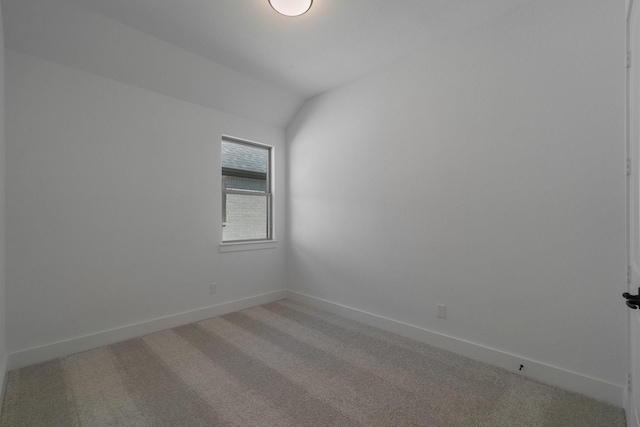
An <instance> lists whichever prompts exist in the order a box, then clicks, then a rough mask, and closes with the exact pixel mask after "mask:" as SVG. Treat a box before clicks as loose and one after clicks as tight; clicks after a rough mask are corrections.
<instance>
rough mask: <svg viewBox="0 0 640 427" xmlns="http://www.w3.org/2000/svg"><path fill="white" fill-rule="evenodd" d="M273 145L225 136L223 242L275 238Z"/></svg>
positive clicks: (223, 154)
mask: <svg viewBox="0 0 640 427" xmlns="http://www.w3.org/2000/svg"><path fill="white" fill-rule="evenodd" d="M271 152H272V147H269V146H266V145H261V144H256V143H252V142H247V141H242V140H237V139H233V138H228V137H223V138H222V242H247V241H260V240H271V239H272V238H273V237H272V228H273V227H272V204H273V202H272V198H273V195H272V190H271Z"/></svg>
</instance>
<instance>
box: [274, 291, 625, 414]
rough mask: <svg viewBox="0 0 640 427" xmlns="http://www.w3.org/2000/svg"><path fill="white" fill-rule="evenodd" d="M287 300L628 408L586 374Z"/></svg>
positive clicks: (318, 302) (301, 298) (325, 305)
mask: <svg viewBox="0 0 640 427" xmlns="http://www.w3.org/2000/svg"><path fill="white" fill-rule="evenodd" d="M287 298H290V299H292V300H294V301H298V302H301V303H303V304H307V305H310V306H312V307H316V308H319V309H321V310H325V311H328V312H330V313H333V314H337V315H339V316H343V317H346V318H348V319H351V320H355V321H357V322H361V323H364V324H367V325H370V326H374V327H376V328H380V329H384V330H386V331H389V332H393V333H396V334H398V335H402V336H405V337H407V338H411V339H414V340H416V341H420V342H423V343H426V344H429V345H432V346H434V347H438V348H441V349H444V350H449V351H451V352H454V353H456V354H460V355H462V356H466V357H469V358H470V359H474V360H478V361H480V362H484V363H488V364H490V365H493V366H497V367H500V368H503V369H506V370H508V371H511V372H516V373H520V374H522V375H525V376H527V377H529V378H532V379H535V380H537V381H540V382H543V383H545V384H550V385H555V386H557V387H560V388H563V389H565V390H570V391H575V392H577V393H581V394H584V395H586V396H589V397H593V398H594V399H597V400H600V401H604V402H607V403H610V404H612V405H615V406H618V407H620V408H622V407H623V406H624V387H623V386H619V385H616V384H612V383H608V382H606V381H602V380H598V379H596V378H591V377H588V376H585V375H582V374H578V373H575V372H571V371H567V370H565V369H561V368H557V367H554V366H551V365H547V364H544V363H540V362H536V361H533V360H530V359H526V358H524V357H520V356H516V355H513V354H510V353H505V352H503V351H500V350H495V349H492V348H489V347H485V346H482V345H479V344H475V343H471V342H468V341H464V340H461V339H458V338H454V337H451V336H448V335H444V334H440V333H437V332H433V331H430V330H427V329H424V328H421V327H419V326H415V325H410V324H408V323H403V322H399V321H397V320H393V319H389V318H386V317H382V316H378V315H376V314H373V313H368V312H366V311H362V310H358V309H355V308H352V307H348V306H345V305H342V304H337V303H334V302H331V301H327V300H324V299H321V298H316V297H313V296H310V295H306V294H303V293H300V292H295V291H290V290H289V291H287ZM520 365H524V366H525V369H524V370H523V371H522V372H518V369H519V367H520Z"/></svg>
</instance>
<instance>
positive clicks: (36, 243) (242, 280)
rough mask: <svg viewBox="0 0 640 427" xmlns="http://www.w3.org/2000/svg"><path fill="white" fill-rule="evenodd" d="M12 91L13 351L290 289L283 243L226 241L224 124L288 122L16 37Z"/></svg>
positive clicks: (280, 215) (270, 129)
mask: <svg viewBox="0 0 640 427" xmlns="http://www.w3.org/2000/svg"><path fill="white" fill-rule="evenodd" d="M6 96H7V137H6V138H7V139H6V141H7V148H6V150H7V153H6V154H7V166H6V168H7V170H6V172H7V178H6V179H7V181H6V184H7V189H6V198H7V298H8V300H9V301H10V302H11V303H10V304H9V305H8V307H7V313H8V320H7V328H8V332H7V336H8V347H9V351H10V352H11V353H19V352H21V351H24V350H28V349H31V348H37V347H40V346H47V345H49V344H52V343H55V342H58V341H63V340H73V339H75V338H78V337H82V336H84V335H91V334H95V333H98V332H101V331H107V330H111V329H114V328H121V327H125V326H127V325H133V324H137V323H139V322H146V321H149V320H153V319H156V318H160V317H163V316H171V315H175V314H179V313H183V312H188V311H191V310H196V309H199V308H203V307H208V306H212V305H216V304H221V303H225V302H229V301H235V300H238V299H242V298H250V297H253V296H256V295H261V294H267V293H270V292H274V291H278V290H282V289H284V287H285V274H284V255H285V252H284V247H283V242H281V243H280V244H279V246H278V247H276V248H274V249H268V250H257V251H250V252H233V253H220V252H219V242H220V237H221V197H220V192H221V190H220V188H221V184H220V167H221V166H220V138H221V135H222V134H228V135H232V136H235V137H239V138H245V139H250V140H255V141H259V142H262V143H265V144H270V145H273V146H275V153H276V159H275V161H276V167H277V166H279V165H283V164H284V151H285V150H284V131H283V130H282V129H280V128H277V127H275V126H270V125H265V124H259V123H256V122H253V121H250V120H247V119H242V118H238V117H235V116H232V115H229V114H225V113H222V112H219V111H216V110H212V109H208V108H205V107H202V106H198V105H195V104H191V103H187V102H184V101H180V100H178V99H175V98H171V97H168V96H165V95H161V94H158V93H154V92H151V91H148V90H145V89H141V88H138V87H135V86H130V85H126V84H123V83H119V82H116V81H114V80H110V79H106V78H103V77H99V76H97V75H94V74H90V73H87V72H84V71H80V70H77V69H72V68H68V67H65V66H62V65H58V64H55V63H53V62H48V61H45V60H42V59H38V58H36V57H33V56H30V55H25V54H22V53H17V52H14V51H12V50H9V49H8V50H7V95H6ZM284 179H285V171H284V168H283V167H277V169H276V177H275V186H276V194H275V200H276V206H275V209H276V224H275V225H276V233H277V235H276V237H277V238H280V239H281V240H282V239H283V238H284V224H285V222H284V221H285V218H284V214H285V212H284V210H285V209H284V207H285V204H284V194H281V193H278V190H279V189H283V188H284ZM279 196H281V197H279ZM212 282H216V283H217V293H216V294H214V295H212V294H209V284H210V283H212ZM20 364H21V363H20V362H19V361H16V362H15V363H14V365H20Z"/></svg>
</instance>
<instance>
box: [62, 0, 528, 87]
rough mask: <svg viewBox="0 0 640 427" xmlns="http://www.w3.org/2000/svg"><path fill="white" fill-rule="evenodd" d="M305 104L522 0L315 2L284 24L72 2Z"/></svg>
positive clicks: (126, 1)
mask: <svg viewBox="0 0 640 427" xmlns="http://www.w3.org/2000/svg"><path fill="white" fill-rule="evenodd" d="M73 1H74V2H75V3H77V4H81V5H84V6H87V7H89V8H91V9H93V10H95V11H97V12H100V13H101V14H103V15H105V16H108V17H110V18H112V19H114V20H116V21H119V22H122V23H124V24H126V25H129V26H131V27H133V28H136V29H138V30H140V31H143V32H145V33H147V34H149V35H152V36H154V37H157V38H159V39H161V40H164V41H166V42H168V43H171V44H174V45H176V46H178V47H181V48H183V49H186V50H189V51H191V52H193V53H196V54H198V55H201V56H203V57H205V58H208V59H210V60H212V61H216V62H218V63H220V64H223V65H225V66H228V67H230V68H232V69H235V70H237V71H240V72H243V73H246V74H249V75H251V76H253V77H255V78H258V79H263V80H265V81H267V82H269V83H272V84H275V85H277V86H280V87H282V88H288V89H290V90H293V91H294V92H296V93H297V94H300V95H303V96H305V97H307V96H311V95H315V94H317V93H319V92H323V91H325V90H327V89H330V88H333V87H335V86H338V85H340V84H343V83H345V82H347V81H350V80H352V79H354V78H356V77H358V76H361V75H363V74H365V73H367V72H370V71H372V70H375V69H377V68H380V67H381V66H383V65H386V64H388V63H390V62H392V61H394V60H397V59H398V58H400V57H402V56H406V55H408V54H410V53H411V52H413V51H415V50H416V49H418V48H419V47H420V46H421V45H424V44H426V43H428V42H430V41H432V40H434V39H439V38H442V37H445V36H448V35H451V34H453V33H455V32H458V31H463V30H465V29H467V28H469V27H471V26H473V25H476V24H479V23H482V22H484V21H486V20H488V19H491V18H494V17H496V16H497V15H499V14H502V13H504V12H505V11H507V10H509V9H511V8H514V7H516V6H518V5H520V4H522V3H524V2H525V1H526V0H393V1H389V0H315V1H314V4H313V7H312V8H311V10H309V12H308V13H306V14H304V15H302V16H300V17H296V18H291V17H285V16H281V15H279V14H277V13H275V12H274V10H273V9H271V7H270V6H269V4H268V1H267V0H73Z"/></svg>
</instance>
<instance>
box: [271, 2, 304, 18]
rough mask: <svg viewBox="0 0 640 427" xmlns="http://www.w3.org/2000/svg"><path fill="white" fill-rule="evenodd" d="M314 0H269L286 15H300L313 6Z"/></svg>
mask: <svg viewBox="0 0 640 427" xmlns="http://www.w3.org/2000/svg"><path fill="white" fill-rule="evenodd" d="M312 3H313V0H269V4H270V5H271V7H272V8H273V9H274V10H275V11H276V12H278V13H281V14H282V15H285V16H300V15H302V14H303V13H305V12H306V11H307V10H309V9H310V8H311V4H312Z"/></svg>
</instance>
